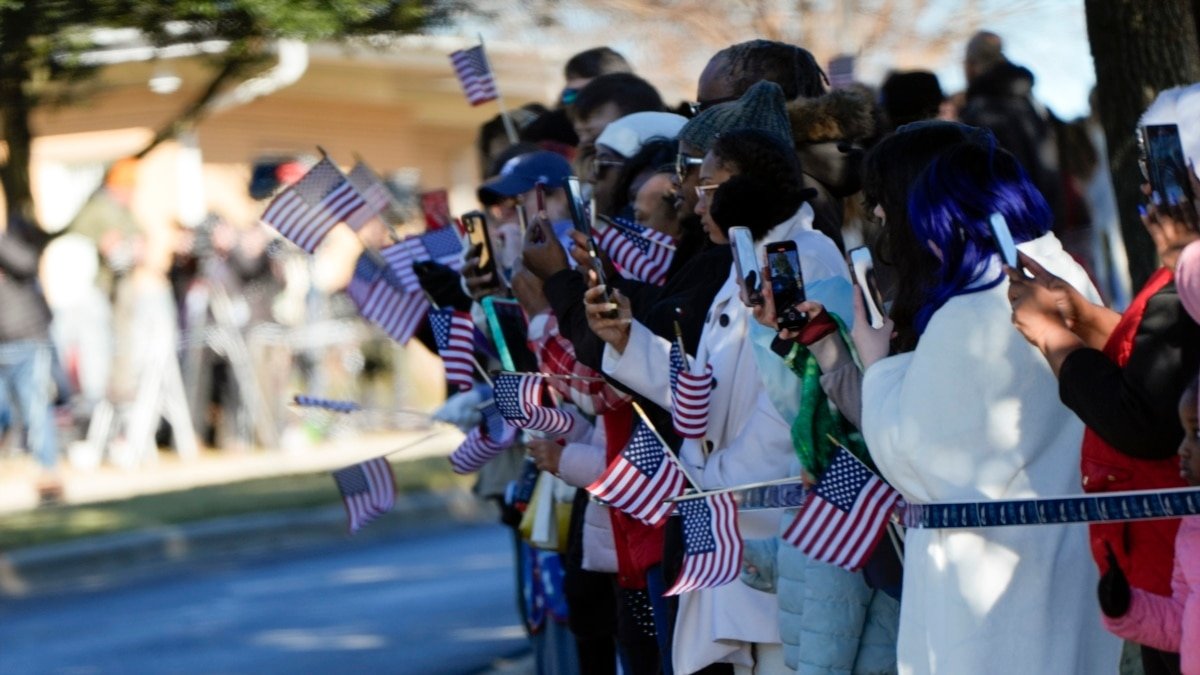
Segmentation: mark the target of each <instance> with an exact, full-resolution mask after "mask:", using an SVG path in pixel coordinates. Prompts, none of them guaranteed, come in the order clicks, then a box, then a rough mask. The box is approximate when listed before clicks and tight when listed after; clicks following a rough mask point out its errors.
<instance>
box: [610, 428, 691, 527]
mask: <svg viewBox="0 0 1200 675" xmlns="http://www.w3.org/2000/svg"><path fill="white" fill-rule="evenodd" d="M668 452H670V451H669V450H667V449H666V448H665V447H663V444H662V441H661V440H659V438H658V436H657V435H656V434H655V433H654V432H653V431H652V430H651V429H650V428H649V427H648V426H646V423H645V422H641V421H639V422H638V424H637V427H636V428H635V429H634V430H633V435H631V436H630V438H629V444H628V445H626V446H625V449H624V450H622V451H621V454H620V455H617V457H616V459H614V460H613V462H612V464H610V465H609V466H608V468H607V469H605V471H604V474H603V475H601V476H600V478H598V479H596V482H594V483H592V484H591V485H589V486H587V491H588V492H590V493H592V494H593V495H595V496H596V498H597V499H600V500H602V501H604V502H606V503H608V505H609V506H611V507H613V508H616V509H619V510H621V511H624V512H625V513H628V514H629V515H631V516H633V517H634V518H637V519H638V520H640V521H642V522H644V523H646V524H647V525H657V524H659V523H660V522H662V520H663V519H664V518H666V517H667V516H669V515H670V514H671V509H672V508H673V506H674V505H673V504H671V503H669V502H665V501H663V500H665V499H668V498H670V497H675V496H678V495H680V494H683V488H684V485H685V483H686V478H685V477H684V475H683V471H682V470H681V469H680V468H679V465H678V464H676V463H675V461H674V459H673V458H672V457H671V456H669V455H668V454H667V453H668Z"/></svg>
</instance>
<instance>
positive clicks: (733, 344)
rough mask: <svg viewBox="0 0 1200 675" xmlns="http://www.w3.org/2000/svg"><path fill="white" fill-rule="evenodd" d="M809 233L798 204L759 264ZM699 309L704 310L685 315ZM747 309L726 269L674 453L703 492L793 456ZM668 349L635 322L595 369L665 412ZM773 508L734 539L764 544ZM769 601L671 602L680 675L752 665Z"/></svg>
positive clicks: (741, 597)
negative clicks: (707, 370)
mask: <svg viewBox="0 0 1200 675" xmlns="http://www.w3.org/2000/svg"><path fill="white" fill-rule="evenodd" d="M805 230H811V209H810V208H809V207H808V206H807V205H805V206H804V207H802V209H801V211H800V212H798V213H797V215H796V216H794V217H792V218H790V219H788V220H787V221H785V222H783V223H781V224H780V225H777V226H776V227H775V228H774V229H772V230H771V232H769V233H768V234H767V236H766V237H765V238H764V239H763V240H762V242H760V243H759V245H758V246H757V247H756V248H757V249H758V253H759V256H760V258H761V256H762V251H763V246H762V244H763V243H765V242H771V241H779V240H782V239H787V238H791V237H793V236H795V235H798V234H799V233H800V232H802V231H805ZM687 309H691V310H693V311H704V308H700V307H696V308H687ZM753 321H754V318H753V316H751V314H750V310H749V309H748V308H747V307H746V306H745V305H743V304H742V302H741V300H740V299H739V297H738V281H737V274H736V271H735V270H734V269H733V268H732V266H731V269H730V270H729V277H728V279H727V280H726V282H725V285H724V286H722V287H721V289H720V290H719V291H717V294H716V296H715V297H714V298H713V302H712V304H711V306H709V307H708V308H707V315H706V318H705V324H704V330H703V331H702V333H701V335H700V343H699V347H698V348H697V353H696V358H695V359H694V362H693V368H694V369H696V371H697V372H699V369H700V368H703V366H704V364H708V365H710V366H712V368H713V378H714V381H715V382H716V386H715V387H714V388H713V392H712V399H711V404H710V408H709V409H710V413H709V419H708V431H707V434H706V437H705V439H703V440H704V441H707V443H709V444H711V445H710V446H709V447H711V448H712V450H711V452H705V448H704V447H703V446H702V441H701V440H695V439H689V440H685V441H684V442H683V445H682V446H681V448H680V451H679V456H680V459H681V460H682V462H683V465H684V467H685V468H686V469H687V472H688V474H689V475H690V476H691V477H692V480H694V481H695V482H696V483H697V484H699V485H700V487H701V488H703V489H715V488H721V487H728V486H734V485H741V484H745V483H753V482H757V481H764V480H771V479H775V478H784V477H787V476H788V475H789V469H790V466H791V463H792V460H793V458H794V457H795V452H794V451H793V449H792V440H791V432H790V426H791V425H790V421H785V420H784V419H783V418H782V417H781V416H780V415H779V412H778V411H777V410H776V409H775V406H774V405H772V403H771V400H770V398H769V397H768V396H767V392H766V388H765V387H764V386H763V384H762V378H761V377H760V374H759V369H758V365H757V362H756V359H755V356H754V349H753V347H752V345H751V342H750V340H749V339H748V333H749V326H750V323H751V322H753ZM670 347H671V345H670V343H669V342H668V341H667V340H665V339H663V338H661V337H658V336H656V335H654V334H653V333H651V332H650V330H649V329H648V328H646V327H645V326H644V325H642V324H640V323H638V322H636V321H635V322H634V323H633V327H632V330H631V332H630V338H629V344H628V345H627V346H626V348H625V351H624V353H617V351H616V350H615V349H613V348H612V347H611V346H609V347H608V348H606V350H605V353H604V362H603V367H604V372H606V373H608V374H609V375H611V376H613V377H614V378H615V379H617V380H618V381H620V382H622V383H624V384H625V385H627V386H629V387H630V388H632V389H634V390H635V391H637V392H638V393H639V394H641V395H642V396H645V397H646V398H648V399H650V400H652V401H654V402H655V403H657V404H658V405H660V406H662V407H663V408H666V409H668V410H669V409H670V405H671V402H670V378H669V372H668V369H669V366H668V364H669V354H670ZM781 514H782V512H781V511H754V512H749V513H743V514H739V516H738V528H739V529H740V531H741V535H742V538H743V539H756V538H765V537H772V536H775V534H776V533H777V531H778V528H779V522H780V517H781ZM779 641H780V640H779V626H778V603H777V602H776V597H775V596H774V595H773V594H770V593H764V592H762V591H759V590H755V589H753V588H750V587H749V586H747V585H745V584H743V583H741V582H738V581H734V582H733V583H730V584H727V585H725V586H722V587H720V588H715V589H705V590H701V591H695V592H691V593H685V594H684V595H683V596H681V597H680V599H679V614H678V618H677V619H676V623H675V635H674V638H673V652H672V655H673V657H674V661H675V671H676V672H677V673H680V675H686V674H687V673H692V672H695V671H697V670H699V669H701V668H703V667H705V666H707V665H709V664H712V663H717V662H728V663H734V664H738V665H744V666H749V665H752V664H753V663H754V661H753V658H752V655H751V650H750V643H778V642H779Z"/></svg>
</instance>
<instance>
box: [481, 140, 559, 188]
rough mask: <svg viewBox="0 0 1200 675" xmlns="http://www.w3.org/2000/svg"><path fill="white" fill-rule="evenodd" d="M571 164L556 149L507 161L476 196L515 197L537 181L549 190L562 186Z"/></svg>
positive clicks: (532, 153) (532, 186)
mask: <svg viewBox="0 0 1200 675" xmlns="http://www.w3.org/2000/svg"><path fill="white" fill-rule="evenodd" d="M570 175H571V165H570V164H569V163H568V162H567V160H566V158H564V157H563V156H562V155H560V154H558V153H557V152H550V151H548V150H541V151H539V152H531V153H529V154H527V155H519V156H517V157H513V158H512V159H510V160H508V161H507V162H505V164H504V168H502V169H500V175H499V176H496V177H495V178H493V179H491V180H489V181H488V182H486V183H484V184H483V185H481V186H480V187H479V194H480V197H483V196H485V195H486V194H487V193H491V194H493V195H498V196H500V197H516V196H517V195H519V194H522V193H525V192H529V191H530V190H532V189H533V188H534V186H535V185H537V184H538V183H542V184H544V185H545V186H546V187H547V188H549V189H555V188H561V187H566V185H567V177H568V176H570Z"/></svg>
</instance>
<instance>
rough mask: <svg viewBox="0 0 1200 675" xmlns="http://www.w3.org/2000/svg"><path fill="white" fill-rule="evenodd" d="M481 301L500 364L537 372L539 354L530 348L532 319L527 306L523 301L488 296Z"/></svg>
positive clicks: (514, 370) (512, 369) (510, 367)
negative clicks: (522, 303)
mask: <svg viewBox="0 0 1200 675" xmlns="http://www.w3.org/2000/svg"><path fill="white" fill-rule="evenodd" d="M481 304H482V305H483V313H484V315H485V316H486V317H487V322H488V328H489V329H490V330H491V332H492V340H493V342H495V344H496V351H497V352H499V353H498V354H497V355H498V356H499V357H500V365H502V366H504V369H505V370H509V371H513V372H523V373H536V372H537V371H538V361H537V356H536V355H535V354H534V353H533V352H532V351H530V349H529V343H528V337H529V320H528V319H526V318H525V310H523V309H521V305H520V303H518V302H517V301H516V300H510V299H508V298H497V297H493V296H488V297H486V298H484V299H483V301H482V303H481Z"/></svg>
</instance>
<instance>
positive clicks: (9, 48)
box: [0, 3, 35, 222]
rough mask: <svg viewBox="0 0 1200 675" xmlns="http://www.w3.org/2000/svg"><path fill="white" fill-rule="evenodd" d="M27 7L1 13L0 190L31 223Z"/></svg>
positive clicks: (12, 208) (13, 209) (11, 208)
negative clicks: (0, 158) (0, 156)
mask: <svg viewBox="0 0 1200 675" xmlns="http://www.w3.org/2000/svg"><path fill="white" fill-rule="evenodd" d="M31 5H32V3H26V4H25V5H24V8H22V7H21V6H20V5H19V6H18V9H17V10H16V11H15V12H14V11H9V12H2V13H0V45H2V46H4V49H0V127H2V133H3V137H2V140H3V141H4V143H5V145H6V146H7V156H6V157H5V159H4V164H3V165H2V166H0V188H3V189H4V200H5V204H6V206H7V207H8V213H10V214H18V215H20V216H22V217H24V218H26V219H28V221H29V222H35V220H34V217H33V216H34V211H33V191H32V188H31V187H30V181H29V159H30V154H31V150H32V146H33V132H32V131H31V130H30V128H29V115H30V113H31V112H32V110H33V101H32V99H31V97H30V95H29V92H28V91H27V90H26V89H25V83H26V82H28V81H29V62H30V59H31V58H32V54H31V53H30V47H29V36H28V35H26V34H25V31H24V30H23V28H24V26H26V25H28V24H27V23H26V22H25V17H23V16H22V12H23V11H25V9H27V8H28V7H30V6H31Z"/></svg>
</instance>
